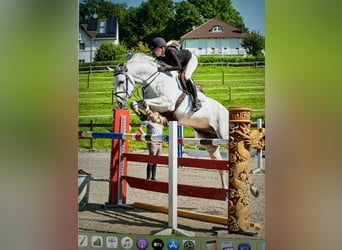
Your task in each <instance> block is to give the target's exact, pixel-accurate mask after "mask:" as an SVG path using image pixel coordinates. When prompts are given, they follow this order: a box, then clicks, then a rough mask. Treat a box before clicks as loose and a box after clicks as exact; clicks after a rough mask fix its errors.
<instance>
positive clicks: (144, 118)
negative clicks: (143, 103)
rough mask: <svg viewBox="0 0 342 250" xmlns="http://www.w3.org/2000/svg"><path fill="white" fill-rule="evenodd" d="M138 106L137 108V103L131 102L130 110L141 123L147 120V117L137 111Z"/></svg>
mask: <svg viewBox="0 0 342 250" xmlns="http://www.w3.org/2000/svg"><path fill="white" fill-rule="evenodd" d="M139 108H140V106H139V101H138V102H137V101H133V102H132V103H131V109H132V110H133V112H134V113H135V114H136V115H137V116H138V117H139V118H140V120H141V121H145V120H147V115H145V114H143V113H141V112H140V110H139Z"/></svg>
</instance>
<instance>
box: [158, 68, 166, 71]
mask: <svg viewBox="0 0 342 250" xmlns="http://www.w3.org/2000/svg"><path fill="white" fill-rule="evenodd" d="M165 71H166V68H165V67H158V72H165Z"/></svg>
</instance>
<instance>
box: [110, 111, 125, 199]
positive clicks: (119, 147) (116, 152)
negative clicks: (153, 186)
mask: <svg viewBox="0 0 342 250" xmlns="http://www.w3.org/2000/svg"><path fill="white" fill-rule="evenodd" d="M121 117H125V118H126V119H125V124H124V130H125V131H122V125H123V124H122V120H121ZM129 121H130V111H129V110H127V109H114V110H113V132H118V133H128V132H129ZM120 151H123V152H128V142H127V141H126V140H119V139H113V140H112V152H111V163H110V164H111V166H110V190H109V203H111V204H118V203H119V198H120V196H119V195H118V192H119V190H120V193H121V200H122V204H125V203H126V190H127V183H126V181H123V182H122V184H121V188H119V185H120V183H119V182H120V181H121V179H120V178H121V176H120V174H122V175H127V160H126V158H124V159H122V155H121V154H120ZM120 161H122V162H120ZM120 167H122V169H120Z"/></svg>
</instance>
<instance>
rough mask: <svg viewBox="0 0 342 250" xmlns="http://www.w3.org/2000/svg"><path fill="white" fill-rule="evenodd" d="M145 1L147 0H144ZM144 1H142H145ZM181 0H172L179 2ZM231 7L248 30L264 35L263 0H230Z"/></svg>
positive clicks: (135, 0)
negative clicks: (238, 14)
mask: <svg viewBox="0 0 342 250" xmlns="http://www.w3.org/2000/svg"><path fill="white" fill-rule="evenodd" d="M143 1H144V0H128V1H124V0H111V2H113V3H126V4H127V5H128V6H132V7H138V6H139V5H140V4H141V2H143ZM146 1H147V0H146ZM146 1H144V2H146ZM180 1H182V0H174V2H180ZM231 2H232V5H233V7H234V8H235V9H236V10H237V11H238V12H239V13H240V15H241V16H242V18H243V20H244V22H245V26H246V27H248V28H249V31H257V32H259V33H260V34H261V35H263V36H265V0H231Z"/></svg>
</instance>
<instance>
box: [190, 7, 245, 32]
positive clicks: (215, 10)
mask: <svg viewBox="0 0 342 250" xmlns="http://www.w3.org/2000/svg"><path fill="white" fill-rule="evenodd" d="M188 2H189V3H191V4H193V5H194V6H195V7H196V8H197V10H198V11H199V13H200V16H201V17H202V18H203V19H204V20H208V19H211V18H218V19H221V20H222V21H225V22H227V23H229V24H230V25H233V26H236V27H240V26H241V25H243V19H242V17H241V16H240V13H239V12H238V11H236V10H235V9H234V8H233V6H232V3H231V0H188Z"/></svg>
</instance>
